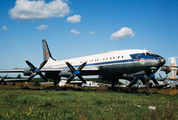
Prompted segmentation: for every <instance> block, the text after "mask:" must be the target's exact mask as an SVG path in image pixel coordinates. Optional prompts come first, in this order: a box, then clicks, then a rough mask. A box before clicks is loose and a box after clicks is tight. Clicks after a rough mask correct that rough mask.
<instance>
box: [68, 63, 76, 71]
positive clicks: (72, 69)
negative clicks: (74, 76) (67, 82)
mask: <svg viewBox="0 0 178 120" xmlns="http://www.w3.org/2000/svg"><path fill="white" fill-rule="evenodd" d="M66 64H67V66H68V67H69V69H70V70H71V71H72V73H73V72H75V71H76V70H75V68H74V67H73V66H72V65H71V64H70V63H69V62H66Z"/></svg>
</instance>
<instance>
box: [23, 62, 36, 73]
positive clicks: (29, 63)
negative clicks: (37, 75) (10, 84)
mask: <svg viewBox="0 0 178 120" xmlns="http://www.w3.org/2000/svg"><path fill="white" fill-rule="evenodd" d="M25 62H26V63H27V64H28V66H29V67H30V68H31V69H32V71H35V70H36V67H35V66H34V65H33V64H31V62H29V61H28V60H25Z"/></svg>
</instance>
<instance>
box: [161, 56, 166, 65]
mask: <svg viewBox="0 0 178 120" xmlns="http://www.w3.org/2000/svg"><path fill="white" fill-rule="evenodd" d="M159 63H160V65H164V64H165V63H166V60H165V59H164V58H163V57H159Z"/></svg>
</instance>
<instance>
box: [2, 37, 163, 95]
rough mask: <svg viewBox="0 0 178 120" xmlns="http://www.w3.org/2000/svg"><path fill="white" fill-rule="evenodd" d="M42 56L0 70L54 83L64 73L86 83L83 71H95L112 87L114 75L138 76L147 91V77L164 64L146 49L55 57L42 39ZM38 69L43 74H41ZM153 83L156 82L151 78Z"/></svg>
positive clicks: (86, 72) (125, 77)
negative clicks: (36, 62)
mask: <svg viewBox="0 0 178 120" xmlns="http://www.w3.org/2000/svg"><path fill="white" fill-rule="evenodd" d="M42 45H43V59H44V62H42V63H41V65H40V66H39V67H35V66H34V65H33V64H32V63H30V62H29V61H28V60H26V61H25V62H26V63H27V64H28V66H29V67H30V68H21V69H11V70H0V72H22V73H23V74H24V75H26V76H30V77H29V78H28V82H29V81H30V80H32V78H33V77H34V76H36V75H40V76H41V77H42V78H43V79H44V80H46V81H48V80H47V78H51V79H53V80H54V85H57V84H58V83H59V81H60V80H61V77H67V78H68V80H67V83H70V81H71V80H73V79H74V77H76V76H77V77H78V78H79V79H80V80H81V81H82V82H83V83H86V81H85V79H84V78H83V76H84V75H99V78H100V79H102V80H107V81H110V82H111V83H112V84H111V85H112V88H114V86H115V85H116V84H117V83H118V79H131V80H132V82H131V83H130V85H129V86H132V84H134V83H135V82H136V81H137V80H138V79H139V78H140V76H142V78H143V80H144V82H145V84H146V86H147V92H148V93H149V90H148V87H149V79H150V77H154V74H155V73H156V72H157V70H158V69H159V68H160V67H161V66H163V65H164V64H165V59H164V58H163V57H161V56H159V55H157V54H155V53H153V52H151V51H148V50H137V49H131V50H120V51H118V50H116V51H110V52H105V53H100V54H96V55H90V56H84V57H78V58H73V59H67V60H61V61H56V60H55V59H53V57H52V55H51V52H50V50H49V47H48V44H47V42H46V40H45V39H44V40H42ZM42 72H44V73H45V74H44V75H43V74H42ZM154 82H155V83H156V84H158V82H157V81H156V80H154Z"/></svg>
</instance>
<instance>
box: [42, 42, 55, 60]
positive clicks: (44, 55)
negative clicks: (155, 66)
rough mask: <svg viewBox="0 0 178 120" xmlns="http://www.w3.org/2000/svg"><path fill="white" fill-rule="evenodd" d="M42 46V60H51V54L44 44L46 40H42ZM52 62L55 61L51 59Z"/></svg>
mask: <svg viewBox="0 0 178 120" xmlns="http://www.w3.org/2000/svg"><path fill="white" fill-rule="evenodd" d="M42 45H43V60H46V59H49V58H51V59H53V57H52V55H51V52H50V50H49V47H48V44H47V42H46V39H44V40H42ZM53 60H55V59H53Z"/></svg>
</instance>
